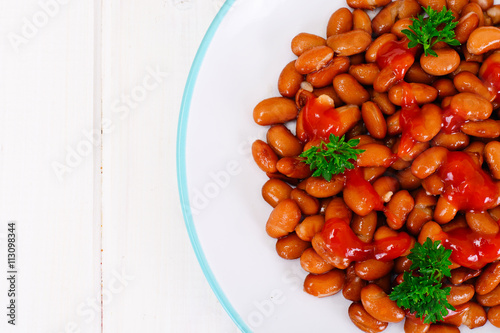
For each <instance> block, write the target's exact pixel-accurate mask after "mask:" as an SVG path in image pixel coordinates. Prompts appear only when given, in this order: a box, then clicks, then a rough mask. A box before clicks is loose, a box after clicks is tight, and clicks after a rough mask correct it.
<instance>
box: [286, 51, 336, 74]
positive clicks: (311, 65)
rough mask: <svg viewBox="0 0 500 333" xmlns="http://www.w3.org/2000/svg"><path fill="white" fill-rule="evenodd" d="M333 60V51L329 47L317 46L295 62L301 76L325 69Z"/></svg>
mask: <svg viewBox="0 0 500 333" xmlns="http://www.w3.org/2000/svg"><path fill="white" fill-rule="evenodd" d="M332 59H333V50H332V49H331V48H329V47H328V46H316V47H313V48H312V49H310V50H307V51H305V52H304V53H302V54H301V55H300V57H298V58H297V60H296V61H295V69H296V70H297V72H299V73H300V74H309V73H311V72H314V71H317V70H320V69H321V68H323V67H325V66H326V64H328V63H329V62H330V61H331V60H332Z"/></svg>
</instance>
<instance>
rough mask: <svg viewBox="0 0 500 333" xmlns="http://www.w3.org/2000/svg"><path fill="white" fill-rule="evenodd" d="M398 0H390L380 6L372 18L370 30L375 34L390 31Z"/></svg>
mask: <svg viewBox="0 0 500 333" xmlns="http://www.w3.org/2000/svg"><path fill="white" fill-rule="evenodd" d="M400 5H401V2H400V1H394V2H390V3H389V4H388V5H387V6H385V7H384V8H382V10H380V12H378V14H377V15H376V16H375V17H374V18H373V20H372V30H373V32H374V33H375V34H376V35H382V34H385V33H388V32H390V31H391V28H392V26H393V25H394V22H395V21H396V18H397V16H398V12H399V8H398V7H399V6H400Z"/></svg>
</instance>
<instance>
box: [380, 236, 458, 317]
mask: <svg viewBox="0 0 500 333" xmlns="http://www.w3.org/2000/svg"><path fill="white" fill-rule="evenodd" d="M450 255H451V250H447V249H445V248H444V246H441V245H440V241H436V242H432V240H431V239H430V238H427V240H426V241H425V242H424V244H422V245H420V244H419V243H416V244H415V247H414V248H413V249H412V250H411V253H410V254H409V255H408V259H410V260H411V261H412V265H411V267H410V270H411V271H410V272H405V273H404V274H403V282H402V283H401V284H399V285H397V286H396V287H394V289H393V291H392V293H391V294H390V295H389V297H390V299H391V300H393V301H396V303H397V304H398V306H399V307H403V308H405V309H408V310H409V311H410V312H411V313H415V316H416V317H418V318H421V319H423V321H424V323H426V324H429V323H434V322H436V321H438V320H442V319H443V317H444V316H446V315H447V314H448V310H455V308H454V307H453V306H452V305H450V303H448V301H447V299H446V296H448V295H449V294H450V290H451V289H450V287H446V288H443V285H442V283H441V280H442V279H443V278H444V277H449V276H451V272H450V269H449V266H450V265H451V261H450V260H449V257H450Z"/></svg>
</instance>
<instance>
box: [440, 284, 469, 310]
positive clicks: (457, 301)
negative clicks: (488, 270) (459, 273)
mask: <svg viewBox="0 0 500 333" xmlns="http://www.w3.org/2000/svg"><path fill="white" fill-rule="evenodd" d="M472 297H474V286H473V285H470V284H463V285H460V286H450V293H449V295H448V296H446V300H447V301H448V303H450V305H451V306H458V305H462V304H465V303H467V302H468V301H470V300H471V299H472Z"/></svg>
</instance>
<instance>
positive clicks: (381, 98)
mask: <svg viewBox="0 0 500 333" xmlns="http://www.w3.org/2000/svg"><path fill="white" fill-rule="evenodd" d="M372 102H375V104H377V105H378V107H379V108H380V111H382V113H383V114H384V115H387V116H390V115H392V114H394V113H395V112H396V107H395V106H394V104H392V102H391V101H390V100H389V96H387V93H379V92H376V91H373V93H372Z"/></svg>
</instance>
